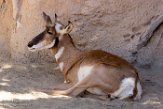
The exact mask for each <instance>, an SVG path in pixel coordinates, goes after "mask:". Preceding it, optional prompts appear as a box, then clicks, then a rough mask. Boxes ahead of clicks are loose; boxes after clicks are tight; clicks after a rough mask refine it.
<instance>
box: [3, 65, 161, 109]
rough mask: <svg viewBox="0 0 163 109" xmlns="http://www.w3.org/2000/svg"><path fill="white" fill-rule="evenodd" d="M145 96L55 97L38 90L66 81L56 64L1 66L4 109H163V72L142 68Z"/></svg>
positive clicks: (157, 69) (141, 75) (159, 69)
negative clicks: (129, 98) (131, 98)
mask: <svg viewBox="0 0 163 109" xmlns="http://www.w3.org/2000/svg"><path fill="white" fill-rule="evenodd" d="M138 70H139V72H140V77H141V80H142V83H143V88H144V94H143V98H142V100H140V101H135V102H128V101H119V100H112V101H110V100H109V99H107V100H105V101H102V100H98V99H93V98H91V97H90V96H86V97H84V98H80V97H78V98H71V97H67V98H66V97H52V96H48V95H46V94H44V93H42V92H40V91H38V90H40V89H45V88H52V87H54V86H55V85H56V84H59V83H62V82H63V78H62V75H61V74H60V72H59V71H58V70H57V66H56V65H55V64H28V65H27V64H24V65H23V64H20V65H19V64H13V63H1V64H0V109H163V84H162V83H163V72H162V71H163V68H153V69H148V68H139V69H138Z"/></svg>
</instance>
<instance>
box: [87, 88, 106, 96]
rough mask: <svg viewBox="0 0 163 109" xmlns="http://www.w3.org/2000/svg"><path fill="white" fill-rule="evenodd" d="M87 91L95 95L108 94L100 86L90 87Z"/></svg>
mask: <svg viewBox="0 0 163 109" xmlns="http://www.w3.org/2000/svg"><path fill="white" fill-rule="evenodd" d="M87 91H88V92H90V93H92V94H95V95H106V93H104V92H103V91H102V90H101V89H100V88H96V87H93V88H88V89H87Z"/></svg>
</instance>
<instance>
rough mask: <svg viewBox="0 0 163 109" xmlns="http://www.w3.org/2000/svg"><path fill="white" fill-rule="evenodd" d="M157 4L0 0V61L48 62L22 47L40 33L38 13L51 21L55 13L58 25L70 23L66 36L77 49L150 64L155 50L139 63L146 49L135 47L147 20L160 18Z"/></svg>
mask: <svg viewBox="0 0 163 109" xmlns="http://www.w3.org/2000/svg"><path fill="white" fill-rule="evenodd" d="M162 4H163V1H162V0H150V1H149V0H54V1H53V0H0V25H1V26H0V51H1V54H0V60H2V59H4V57H6V58H7V59H9V58H10V57H11V59H12V60H15V61H18V62H40V61H46V62H47V61H48V62H52V61H53V60H54V58H53V59H52V57H53V56H52V55H51V54H50V52H49V51H48V50H44V51H39V52H34V53H31V52H29V51H28V50H27V47H26V45H27V43H28V42H29V41H30V40H31V39H32V38H33V37H34V36H36V35H37V34H39V33H40V32H41V31H43V29H44V28H45V27H44V25H45V23H44V21H43V18H42V12H43V11H44V12H46V13H47V14H49V15H50V16H51V17H52V18H53V19H54V14H55V13H57V15H58V16H59V19H60V20H61V21H62V22H64V24H66V23H67V21H68V20H71V21H72V22H73V24H74V26H75V28H74V30H73V31H72V32H71V36H72V38H73V39H74V42H75V44H76V45H77V46H78V47H79V48H81V49H103V50H105V51H108V52H111V53H114V54H117V55H119V56H121V57H124V58H125V59H127V60H129V61H130V62H134V61H138V63H141V64H144V63H145V64H148V63H151V62H153V61H154V60H158V59H159V58H160V55H161V53H162V51H163V50H162V49H163V48H161V44H159V45H158V46H157V48H159V50H158V51H157V52H159V53H158V55H157V57H155V59H153V60H152V61H150V62H147V60H148V59H146V60H142V58H143V56H144V55H142V54H141V53H143V54H144V51H145V50H146V48H144V50H142V51H143V52H139V51H136V47H135V45H136V43H137V40H138V38H139V36H140V34H142V33H143V32H144V30H145V29H146V28H147V26H148V25H149V24H150V22H151V20H152V19H153V18H154V17H155V16H157V15H159V14H161V13H162V12H163V6H162ZM160 31H161V30H160ZM156 37H157V36H156ZM160 40H162V39H160ZM151 44H152V43H151ZM161 50H162V51H161ZM137 52H138V53H140V55H139V54H136V53H137ZM152 52H153V51H152ZM135 54H136V55H135ZM146 57H148V58H149V59H151V55H147V56H145V57H144V58H146ZM144 58H143V59H144ZM148 61H149V60H148ZM159 63H160V62H159Z"/></svg>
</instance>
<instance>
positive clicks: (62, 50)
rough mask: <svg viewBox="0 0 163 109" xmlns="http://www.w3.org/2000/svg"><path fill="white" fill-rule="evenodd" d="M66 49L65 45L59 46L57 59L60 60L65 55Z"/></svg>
mask: <svg viewBox="0 0 163 109" xmlns="http://www.w3.org/2000/svg"><path fill="white" fill-rule="evenodd" d="M64 50H65V48H64V47H61V48H59V50H58V51H57V53H56V55H55V59H56V60H58V59H59V58H60V57H61V56H62V55H63V52H64Z"/></svg>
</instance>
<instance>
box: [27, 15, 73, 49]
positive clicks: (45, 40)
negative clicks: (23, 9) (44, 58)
mask: <svg viewBox="0 0 163 109" xmlns="http://www.w3.org/2000/svg"><path fill="white" fill-rule="evenodd" d="M43 18H44V20H45V22H46V28H45V30H44V31H43V32H42V33H40V34H39V35H37V36H36V37H34V38H33V39H32V40H31V41H30V42H29V43H28V45H27V46H28V49H29V50H30V51H37V50H42V49H50V48H54V47H56V46H57V44H58V43H59V39H60V37H62V36H63V35H65V34H68V33H70V32H71V30H72V28H73V25H72V23H71V22H70V21H69V22H68V25H67V26H64V25H63V24H62V23H60V22H59V21H58V20H57V15H56V14H55V22H54V23H53V22H52V20H51V18H50V17H49V16H48V15H47V14H46V13H44V12H43Z"/></svg>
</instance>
